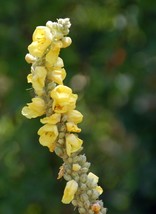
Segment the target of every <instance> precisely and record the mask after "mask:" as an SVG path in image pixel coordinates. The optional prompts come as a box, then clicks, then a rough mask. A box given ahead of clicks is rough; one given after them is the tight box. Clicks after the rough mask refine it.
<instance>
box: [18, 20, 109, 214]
mask: <svg viewBox="0 0 156 214" xmlns="http://www.w3.org/2000/svg"><path fill="white" fill-rule="evenodd" d="M70 26H71V24H70V21H69V19H68V18H66V19H58V20H57V22H51V21H48V22H47V23H46V26H39V27H37V28H36V29H35V31H34V33H33V36H32V43H31V44H30V45H29V46H28V51H29V53H28V54H26V57H25V59H26V61H27V62H28V63H30V64H32V66H31V73H30V74H28V76H27V81H28V83H31V84H32V88H33V89H34V93H35V97H34V98H32V102H31V103H28V104H27V105H26V106H25V107H23V109H22V114H23V115H24V116H25V117H27V118H29V119H31V118H36V117H40V116H42V118H41V119H40V122H41V123H42V124H43V126H42V127H41V128H40V129H39V130H38V135H39V142H40V144H41V145H43V146H46V147H48V149H49V151H50V152H55V153H56V154H57V155H58V156H59V157H61V158H62V160H63V164H62V166H61V167H60V171H59V174H58V179H60V178H61V177H64V179H65V180H66V181H67V184H66V187H65V190H64V194H63V198H62V202H63V203H65V204H68V203H70V202H72V204H73V205H74V206H76V207H77V208H78V211H79V213H90V214H94V213H95V214H102V213H106V209H105V208H104V207H103V202H102V201H100V200H98V197H99V195H100V194H102V192H103V190H102V188H101V187H100V186H99V185H98V177H97V176H96V175H94V174H93V173H91V172H89V173H88V171H89V167H90V163H88V162H87V161H86V157H85V155H81V154H80V152H81V151H82V149H83V148H82V144H83V141H82V140H81V139H80V138H79V137H78V133H79V132H81V129H80V128H79V127H78V124H79V123H80V122H81V121H82V119H83V115H82V114H81V113H80V112H79V111H78V110H76V109H75V108H76V101H77V98H78V96H77V94H74V93H73V91H72V89H71V88H69V87H67V86H65V85H64V84H63V80H64V79H65V77H66V71H65V69H64V64H63V60H62V59H61V58H60V57H59V53H60V49H61V48H66V47H68V46H69V45H70V44H71V38H70V37H67V34H68V33H69V28H70Z"/></svg>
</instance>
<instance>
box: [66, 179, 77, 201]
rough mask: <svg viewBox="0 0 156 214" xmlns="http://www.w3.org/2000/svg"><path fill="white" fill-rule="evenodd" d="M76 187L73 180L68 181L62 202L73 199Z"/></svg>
mask: <svg viewBox="0 0 156 214" xmlns="http://www.w3.org/2000/svg"><path fill="white" fill-rule="evenodd" d="M77 189H78V184H77V182H76V181H75V180H71V181H68V182H67V184H66V187H65V189H64V194H63V198H62V203H64V204H69V203H70V202H71V201H72V200H73V199H74V195H75V193H76V191H77Z"/></svg>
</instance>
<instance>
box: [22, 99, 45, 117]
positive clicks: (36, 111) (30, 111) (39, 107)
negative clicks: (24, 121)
mask: <svg viewBox="0 0 156 214" xmlns="http://www.w3.org/2000/svg"><path fill="white" fill-rule="evenodd" d="M27 105H28V106H25V107H24V108H23V109H22V114H23V115H24V116H25V117H27V118H29V119H31V118H35V117H39V116H41V115H43V114H44V113H45V102H44V100H43V99H41V98H40V97H35V98H33V99H32V103H28V104H27Z"/></svg>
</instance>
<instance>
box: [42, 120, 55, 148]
mask: <svg viewBox="0 0 156 214" xmlns="http://www.w3.org/2000/svg"><path fill="white" fill-rule="evenodd" d="M38 135H40V138H39V142H40V144H41V145H42V146H47V147H48V148H49V150H50V151H51V152H53V151H54V149H55V141H56V139H57V136H58V129H57V126H56V125H52V124H45V125H44V126H42V127H41V128H40V129H39V130H38Z"/></svg>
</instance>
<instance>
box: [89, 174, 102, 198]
mask: <svg viewBox="0 0 156 214" xmlns="http://www.w3.org/2000/svg"><path fill="white" fill-rule="evenodd" d="M88 178H89V179H91V180H92V182H93V183H95V184H97V183H98V181H99V177H98V176H96V175H95V174H94V173H92V172H90V173H89V174H88ZM95 190H96V191H97V192H98V193H99V195H101V194H102V193H103V189H102V187H101V186H96V187H95Z"/></svg>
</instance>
